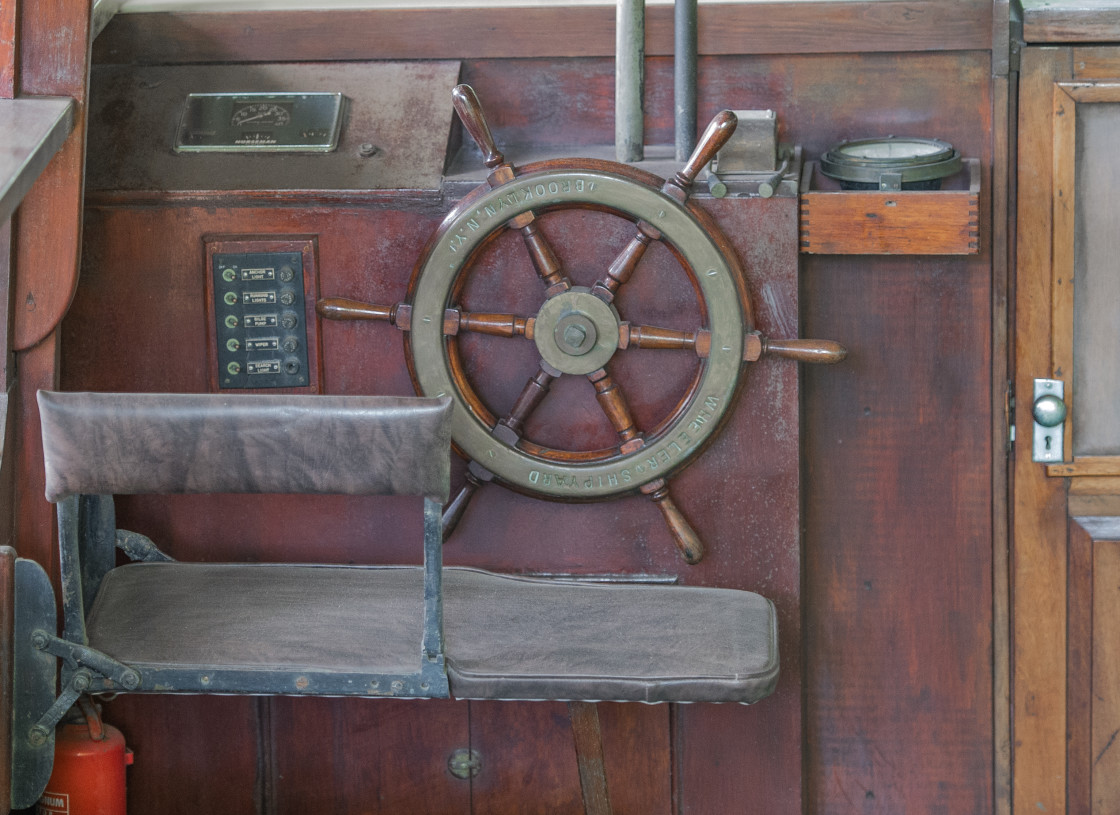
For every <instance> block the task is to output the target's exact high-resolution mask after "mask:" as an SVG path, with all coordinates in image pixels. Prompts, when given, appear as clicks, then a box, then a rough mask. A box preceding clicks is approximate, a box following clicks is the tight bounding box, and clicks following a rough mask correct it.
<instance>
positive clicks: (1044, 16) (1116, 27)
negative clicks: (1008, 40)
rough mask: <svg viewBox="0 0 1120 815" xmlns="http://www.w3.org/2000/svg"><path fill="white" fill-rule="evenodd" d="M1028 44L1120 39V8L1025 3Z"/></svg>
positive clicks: (1098, 4) (1027, 0)
mask: <svg viewBox="0 0 1120 815" xmlns="http://www.w3.org/2000/svg"><path fill="white" fill-rule="evenodd" d="M1023 37H1024V39H1026V41H1027V42H1028V43H1055V44H1058V43H1081V42H1084V43H1097V42H1114V41H1116V40H1120V5H1118V4H1116V3H1114V2H1111V0H1104V1H1103V2H1076V1H1075V2H1064V0H1060V1H1059V2H1043V1H1042V0H1025V1H1024V2H1023Z"/></svg>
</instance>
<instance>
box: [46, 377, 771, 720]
mask: <svg viewBox="0 0 1120 815" xmlns="http://www.w3.org/2000/svg"><path fill="white" fill-rule="evenodd" d="M39 401H40V405H41V411H42V417H43V438H44V450H45V455H46V469H47V485H48V486H47V494H48V497H49V498H50V499H51V500H55V501H58V502H59V530H60V547H61V577H62V583H63V605H64V612H65V619H66V625H65V629H66V630H65V633H64V637H65V638H66V640H68V641H69V642H72V643H78V644H82V643H85V642H86V641H87V640H88V645H89V646H90V647H91V648H92V649H94V650H95V651H96V652H97V653H98V654H101V655H105V656H108V657H110V658H111V659H112V660H115V661H116V663H120V664H123V666H127V667H128V668H130V669H132V670H134V671H135V672H136V673H137V674H138V675H139V681H137V682H136V683H135V684H134V685H133V686H131V687H127V688H125V689H127V690H130V691H134V692H147V693H166V692H180V693H206V692H219V693H295V694H325V695H337V694H344V695H365V696H383V695H425V696H440V695H442V696H446V695H452V696H456V697H460V698H478V699H565V700H604V699H609V700H633V701H644V702H669V701H677V702H684V701H691V702H744V703H749V702H754V701H756V700H758V699H760V698H762V697H764V696H766V695H767V694H769V693H770V692H771V691H772V690H773V688H774V686H775V683H776V682H777V677H778V649H777V632H776V622H775V612H774V607H773V605H772V604H771V603H770V602H769V601H768V600H766V599H765V598H763V597H760V596H759V595H757V594H753V593H751V592H747V591H739V590H731V589H714V588H704V587H693V586H679V585H639V584H626V583H611V584H602V583H579V582H575V581H558V580H544V579H530V578H524V577H518V576H511V575H499V574H492V573H488V572H484V571H480V570H476V569H466V568H446V569H445V568H442V566H441V555H440V539H439V506H438V502H439V501H442V500H444V499H445V498H446V496H447V492H448V489H447V488H448V477H449V476H448V472H449V467H448V458H449V445H450V441H449V435H448V427H449V422H450V412H451V409H452V408H451V403H450V401H449V400H447V399H439V400H437V399H420V398H385V397H327V396H322V397H300V396H240V395H238V396H229V395H189V394H181V395H177V394H158V395H138V394H92V393H86V394H78V393H74V394H62V393H40V395H39ZM218 491H221V492H311V493H324V492H339V493H358V494H361V493H376V494H380V493H393V494H413V495H423V496H425V501H424V513H425V521H424V535H425V538H424V544H423V552H424V566H423V567H415V566H408V567H354V566H329V565H317V564H312V565H308V564H303V565H300V564H265V565H262V564H237V563H225V564H211V563H177V562H152V563H135V564H129V565H126V566H120V567H116V568H114V559H113V558H114V555H113V552H112V545H113V540H114V539H115V538H116V537H117V536H116V534H115V523H116V522H115V518H114V513H113V505H112V501H111V499H110V498H109V497H107V496H99V495H97V494H102V493H113V492H121V493H134V492H218ZM91 493H92V494H93V495H91ZM371 537H373V538H374V540H375V539H376V536H375V535H371ZM419 543H420V542H419V541H418V546H417V551H418V554H419V552H420V550H421V547H420V545H419ZM619 545H625V542H619ZM308 551H309V552H310V553H312V556H313V549H312V548H310V545H309V550H308ZM96 661H97V658H95V659H94V662H96ZM90 664H91V665H92V664H93V663H90ZM102 664H104V663H102ZM445 668H446V670H445ZM93 669H94V670H95V672H97V671H100V674H101V675H99V676H94V677H93V683H94V684H93V686H92V690H115V691H119V690H121V689H122V688H121V687H120V684H119V682H118V683H117V684H114V680H113V679H112V677H111V676H110V675H109V674H108V673H105V672H104V671H101V669H100V668H98V667H97V666H96V665H93ZM110 673H111V672H110Z"/></svg>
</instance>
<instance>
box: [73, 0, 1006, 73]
mask: <svg viewBox="0 0 1120 815" xmlns="http://www.w3.org/2000/svg"><path fill="white" fill-rule="evenodd" d="M698 30H699V51H700V53H702V54H742V53H763V54H817V53H835V52H844V51H851V52H860V51H866V52H871V51H882V52H887V51H919V50H955V49H962V50H963V49H978V50H986V49H988V48H990V47H991V30H992V10H991V4H990V3H988V2H986V0H913V2H901V0H880V1H879V2H875V3H867V2H851V1H850V0H849V1H848V2H835V0H832V1H831V2H830V1H829V0H824V1H823V2H822V1H819V0H818V2H801V3H797V4H792V5H791V4H789V3H783V2H769V3H743V4H736V5H731V4H726V5H724V4H712V5H709V6H707V7H704V8H701V9H700V10H699V15H698ZM614 47H615V42H614V9H613V7H611V6H610V4H606V3H605V4H602V5H599V6H591V7H588V6H568V7H565V6H562V5H559V4H557V5H556V6H553V7H543V8H520V9H517V11H516V12H515V13H511V12H510V11H509V9H506V8H479V9H457V8H436V9H430V10H429V9H386V10H381V11H377V12H373V13H369V12H361V11H346V10H334V11H287V12H285V11H279V12H272V13H270V14H268V15H267V16H262V15H260V14H254V13H251V12H227V13H223V14H197V13H174V12H171V13H153V14H137V15H129V14H120V15H117V16H116V17H115V18H114V19H113V20H112V21H111V22H110V23H109V25H108V26H107V27H106V28H105V31H104V33H103V34H102V35H101V36H100V37H99V38H98V40H97V42H96V49H95V54H96V59H97V60H98V61H99V62H140V63H145V62H146V63H176V62H225V61H230V62H243V61H249V62H262V61H263V62H272V61H275V60H276V58H277V54H283V55H285V58H286V59H290V60H296V61H308V60H321V59H339V60H361V59H448V58H470V59H480V58H488V57H511V58H531V57H601V56H612V55H613V54H614ZM672 53H673V15H672V9H671V8H668V7H664V8H663V7H660V6H652V7H651V8H649V9H648V12H647V19H646V54H647V55H650V56H653V55H658V56H664V55H670V54H672ZM670 87H672V86H671V85H670Z"/></svg>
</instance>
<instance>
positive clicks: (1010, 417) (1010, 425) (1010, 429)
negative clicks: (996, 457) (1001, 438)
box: [1003, 379, 1015, 455]
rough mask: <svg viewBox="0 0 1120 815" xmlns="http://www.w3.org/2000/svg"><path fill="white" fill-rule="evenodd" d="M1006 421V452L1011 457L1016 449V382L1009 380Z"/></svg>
mask: <svg viewBox="0 0 1120 815" xmlns="http://www.w3.org/2000/svg"><path fill="white" fill-rule="evenodd" d="M1003 415H1004V420H1005V422H1006V424H1007V447H1006V452H1007V454H1008V455H1011V453H1012V451H1013V450H1014V449H1015V382H1014V381H1013V380H1011V379H1009V380H1007V395H1006V398H1005V399H1004V407H1003Z"/></svg>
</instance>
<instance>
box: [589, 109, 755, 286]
mask: <svg viewBox="0 0 1120 815" xmlns="http://www.w3.org/2000/svg"><path fill="white" fill-rule="evenodd" d="M738 123H739V120H738V119H736V118H735V114H734V113H732V112H731V111H730V110H723V111H720V112H719V113H717V114H716V115H715V117H714V118H713V119H712V121H711V122H710V123H709V124H708V127H707V129H705V130H704V134H703V135H702V136H701V137H700V141H699V142H698V143H697V144H696V149H695V150H693V151H692V155H691V156H689V158H688V161H686V162H685V165H684V167H682V168H681V169H679V170H678V171H677V172H676V173H675V174H674V175H673V177H672V178H670V179H669V180H668V181H666V182H665V183H664V184H663V185H662V187H661V192H663V193H664V194H665V195H667V196H669V197H670V198H672V199H673V200H675V201H677V202H678V203H681V204H683V203H685V202H686V201H687V200H688V196H689V194H690V193H691V192H692V184H693V182H694V181H695V180H696V176H697V175H698V174H699V172H700V171H701V170H702V169H704V167H706V166H708V164H710V163H711V161H712V159H714V158H715V157H716V153H718V152H719V150H720V148H721V147H723V146H724V145H725V144H727V140H728V139H730V138H731V134H732V133H734V132H735V126H736V125H737V124H738ZM660 238H661V233H660V232H659V231H658V230H657V229H655V228H654V227H653V226H652V225H650V224H649V223H646V222H645V221H639V222H638V234H637V235H635V236H634V238H633V239H632V240H631V241H630V243H628V244H626V248H625V249H623V250H622V252H621V253H619V255H618V257H616V258H615V259H614V262H612V263H611V265H610V266H609V267H608V268H607V276H606V278H605V279H603V280H600V281H599V282H597V283H596V284H595V285H594V286H593V287H592V289H591V291H592V293H593V294H595V295H596V296H597V297H600V298H602V299H603V300H604V301H606V302H608V303H609V302H611V301H612V300H614V298H615V295H616V294H617V293H618V290H619V288H620V287H621V286H622V285H623V284H624V283H626V281H627V280H629V279H630V277H631V275H633V274H634V270H635V269H636V268H637V267H638V262H639V261H640V260H641V259H642V256H643V255H644V254H645V252H646V249H647V248H648V247H649V245H650V244H651V243H653V242H654V241H655V240H660Z"/></svg>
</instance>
